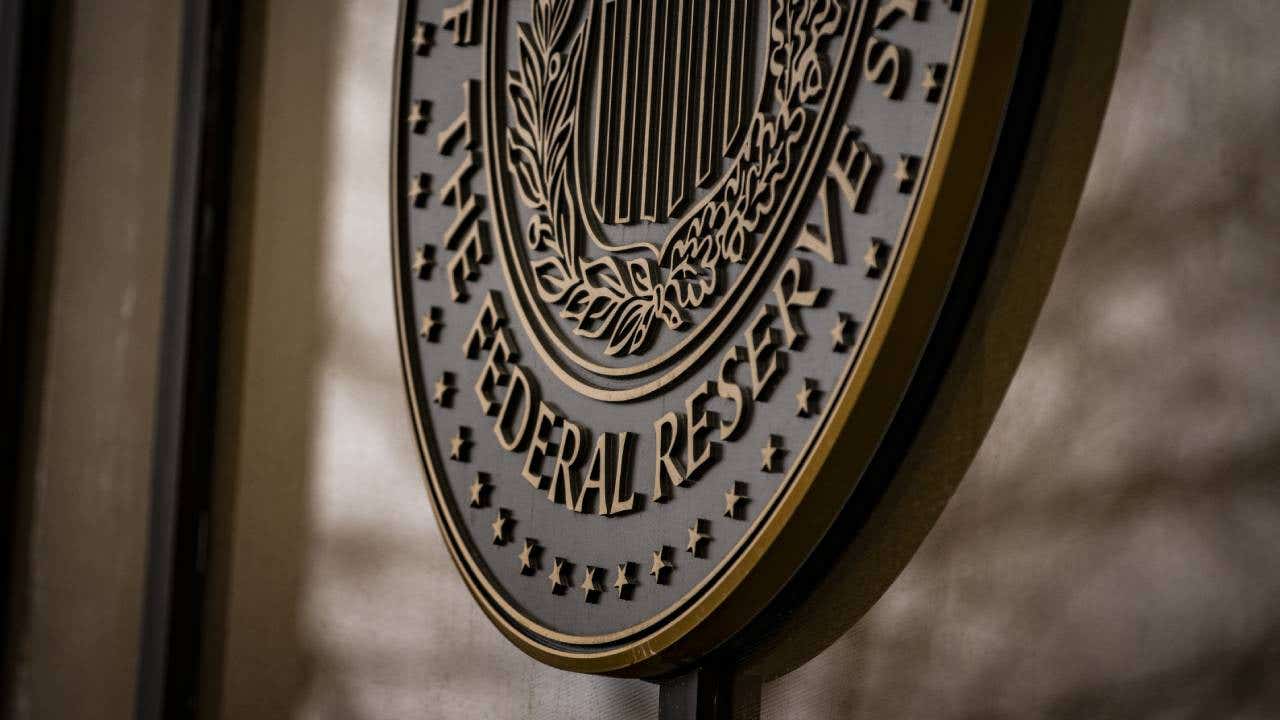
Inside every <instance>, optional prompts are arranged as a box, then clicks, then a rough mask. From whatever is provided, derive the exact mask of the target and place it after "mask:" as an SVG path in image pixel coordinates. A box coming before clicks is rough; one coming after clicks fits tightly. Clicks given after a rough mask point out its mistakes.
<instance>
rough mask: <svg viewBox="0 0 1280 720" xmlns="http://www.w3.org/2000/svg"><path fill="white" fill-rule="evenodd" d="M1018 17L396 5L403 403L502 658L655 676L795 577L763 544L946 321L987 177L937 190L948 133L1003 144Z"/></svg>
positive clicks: (821, 0) (703, 4) (954, 8)
mask: <svg viewBox="0 0 1280 720" xmlns="http://www.w3.org/2000/svg"><path fill="white" fill-rule="evenodd" d="M1005 13H1010V15H1009V17H1012V18H1014V20H1015V21H1016V22H1015V23H1014V25H1016V24H1017V22H1023V23H1025V18H1026V3H1024V2H1022V1H1021V0H1018V1H1017V2H1011V3H1009V4H1008V5H1007V9H1006V6H1004V5H998V4H996V3H994V2H990V1H989V0H987V1H983V0H967V1H960V0H946V1H944V0H934V1H932V2H925V0H880V1H879V2H875V1H874V0H531V1H530V2H505V1H503V0H461V1H452V0H451V1H449V2H443V3H441V2H431V1H429V0H416V1H415V0H406V1H405V2H404V4H403V19H402V27H401V35H400V37H401V40H402V44H401V46H400V48H399V57H398V61H397V99H396V107H395V115H394V124H393V134H392V137H393V156H392V157H393V182H392V188H393V193H392V195H393V203H392V212H393V229H394V232H393V236H394V237H393V246H392V247H393V257H394V260H395V273H394V279H395V287H396V303H397V309H398V314H397V317H398V322H399V326H400V329H401V351H402V361H403V366H404V372H405V379H406V386H407V388H408V396H409V404H410V408H411V411H412V413H411V414H412V419H413V422H414V427H415V431H416V435H417V439H418V443H419V448H420V450H421V454H422V459H423V466H424V469H425V471H426V476H427V489H428V494H429V496H430V498H431V502H432V505H433V507H434V509H435V511H436V515H437V518H438V519H439V522H440V526H441V530H442V533H443V535H444V537H445V540H446V542H447V544H448V546H449V548H450V551H451V552H452V553H453V556H454V558H455V560H456V561H457V564H458V567H459V570H460V571H461V573H462V576H463V579H464V580H465V582H466V583H467V585H468V587H469V588H470V589H471V591H472V592H473V594H474V595H475V596H476V598H477V601H478V602H479V603H480V604H481V606H482V607H483V608H484V610H485V612H486V613H488V615H489V616H490V618H491V619H493V621H494V622H495V624H497V626H498V627H499V629H501V630H502V631H503V632H504V633H505V634H506V635H507V636H508V637H510V638H511V639H512V640H513V641H514V642H516V643H517V644H518V645H519V646H520V647H522V648H523V649H524V650H526V651H527V652H529V653H531V654H533V655H535V656H536V657H539V658H540V659H543V660H545V661H547V662H551V663H554V664H557V665H559V666H561V667H569V668H573V669H583V670H590V671H593V672H613V673H621V674H638V675H646V674H652V673H655V672H664V671H668V670H670V669H671V668H672V667H674V666H676V665H678V664H680V663H681V662H685V661H687V659H688V658H689V657H693V656H695V655H696V654H697V653H698V652H701V651H700V650H698V649H697V648H702V647H706V646H707V645H706V643H708V642H711V643H714V642H718V641H720V640H723V639H724V638H725V636H726V635H725V632H726V630H725V628H729V627H731V626H732V627H737V626H739V625H741V624H742V623H745V622H746V619H749V618H750V617H751V615H752V614H753V613H754V612H756V611H758V610H759V609H760V605H759V603H760V602H761V598H762V597H763V598H767V597H769V596H771V594H772V592H774V591H776V590H777V589H779V587H780V583H781V582H782V580H778V579H777V578H782V579H785V578H786V577H789V575H790V573H791V572H792V571H794V568H795V567H796V566H797V565H798V563H799V562H801V561H802V560H803V552H802V553H801V557H791V558H790V559H788V560H785V561H779V560H777V559H776V558H777V557H778V556H777V554H775V553H770V552H769V549H770V548H771V547H772V546H773V544H774V543H775V542H776V541H777V539H778V538H779V537H785V538H789V542H790V544H789V545H788V547H794V548H801V549H802V550H803V549H804V548H809V549H812V547H813V546H814V545H815V544H816V543H817V542H818V540H820V539H821V536H822V533H823V532H825V528H826V527H828V526H829V525H830V523H831V522H832V520H833V519H834V517H835V513H837V512H838V511H839V510H840V509H841V508H842V507H843V505H844V503H845V501H846V500H847V499H848V498H849V497H851V496H852V493H853V491H854V489H855V488H856V486H857V484H858V482H859V478H860V476H861V472H862V469H864V468H865V467H867V466H868V465H869V463H870V462H871V459H872V458H873V457H874V455H875V453H876V451H877V450H876V449H877V447H878V444H879V441H880V439H881V438H882V437H883V436H884V433H885V432H886V429H887V428H888V427H889V423H890V422H891V421H892V420H893V419H894V413H895V412H896V407H897V401H898V398H900V397H901V396H902V394H903V393H904V392H905V390H906V388H907V386H908V384H909V383H910V382H911V380H912V368H914V367H915V364H916V362H917V360H918V359H919V358H920V357H921V356H922V354H923V353H924V352H925V347H926V343H927V340H928V335H929V323H928V322H917V321H914V320H913V321H910V322H905V321H902V320H901V317H903V314H904V313H906V312H907V311H906V310H904V308H918V309H915V310H911V316H912V317H913V318H931V317H934V316H935V315H936V314H937V313H938V312H939V310H940V308H941V307H942V304H943V303H944V301H945V300H946V298H947V293H948V288H949V287H950V281H951V274H950V273H951V271H952V270H953V269H954V268H955V267H956V266H957V265H958V263H959V259H960V255H961V252H962V251H963V249H964V247H965V240H966V232H965V228H966V223H967V220H968V216H967V215H966V214H965V213H971V212H972V210H973V208H974V207H975V206H976V204H977V198H978V197H979V196H980V191H981V188H982V184H983V181H984V177H985V175H984V174H983V173H985V166H983V167H977V166H974V167H968V166H966V167H965V168H964V169H963V171H959V170H956V171H954V172H951V173H950V174H949V175H947V177H948V178H950V179H948V180H947V182H948V183H949V184H947V185H945V187H944V185H943V179H944V174H943V172H942V170H941V168H943V167H945V166H946V161H947V158H948V157H949V153H950V152H951V149H952V148H954V147H956V143H957V139H956V134H955V130H954V127H955V124H956V122H957V118H959V117H960V115H959V113H960V110H959V109H958V108H960V107H961V105H960V104H959V103H968V105H965V107H978V106H981V107H982V108H983V112H986V113H988V114H989V116H990V117H995V118H997V121H996V122H988V123H986V124H985V128H986V129H985V131H984V132H988V133H989V135H990V137H986V136H981V137H980V135H981V133H979V132H976V131H975V134H972V135H971V136H970V137H969V142H970V143H980V145H971V146H972V147H988V148H990V147H994V144H995V142H996V140H997V139H998V132H997V129H998V125H999V123H998V118H999V113H1001V112H1003V108H1004V107H1005V106H1006V105H1007V103H1008V97H1009V95H1008V93H1009V92H1010V87H1011V83H1012V73H1013V71H1014V70H1015V69H1016V68H1014V67H1008V68H1006V69H1004V70H1001V71H1000V72H999V73H997V75H998V76H999V77H996V76H995V75H991V74H988V76H985V77H984V80H985V83H984V84H982V85H975V84H973V83H971V82H970V79H971V78H970V75H971V74H972V72H973V68H974V67H975V63H977V62H979V60H981V59H982V58H983V57H985V56H984V55H982V53H997V52H1009V48H1012V47H1016V46H1017V42H1019V38H1020V35H1019V34H1018V33H1012V34H1010V33H1007V32H1005V33H1004V34H1000V33H998V32H996V31H994V30H990V31H989V30H987V29H986V28H988V27H997V26H999V24H998V23H997V24H995V25H993V24H992V23H993V22H994V21H993V19H992V18H995V17H1001V16H1003V14H1005ZM1019 18H1021V20H1019ZM992 37H995V38H996V39H995V40H992V39H991V38H992ZM979 39H982V40H983V43H985V44H980V43H979V42H978V41H979ZM1002 48H1003V50H1002ZM973 88H980V89H979V90H974V89H973ZM974 93H976V94H974ZM974 98H977V99H974ZM981 144H985V145H981ZM952 168H953V170H954V166H952ZM944 189H945V192H946V193H948V195H947V196H946V197H948V198H957V201H956V202H957V203H958V205H957V207H958V208H959V210H958V212H959V214H954V213H953V214H952V215H951V216H949V217H947V218H941V219H940V217H935V216H934V209H933V208H934V206H935V205H936V204H937V198H938V197H940V196H941V193H943V191H944ZM969 196H972V197H971V198H970V199H968V200H965V199H964V198H966V197H969ZM886 348H888V349H886ZM833 453H838V454H839V457H840V463H839V467H840V468H841V470H840V471H839V472H835V471H833V470H832V469H831V468H832V467H834V465H832V464H831V463H830V462H829V460H830V458H831V457H833ZM778 562H785V563H791V565H785V564H784V565H782V566H778V565H772V566H771V565H770V563H778ZM646 570H647V572H646ZM766 570H767V571H768V573H769V574H768V577H771V578H775V580H770V581H768V582H769V583H771V585H770V592H769V593H765V594H763V595H761V594H760V593H755V594H749V593H741V592H738V591H737V590H736V588H738V587H739V586H740V585H741V583H742V581H743V579H744V578H746V577H748V576H749V575H751V574H752V573H761V572H764V571H766ZM759 577H765V575H759ZM762 582H763V581H762ZM730 611H732V612H734V613H737V614H738V615H741V617H742V618H744V619H743V620H742V623H737V625H735V623H736V622H737V621H732V622H728V623H721V624H719V625H717V626H715V627H716V628H718V629H707V628H708V627H712V626H711V625H706V624H705V623H704V620H705V619H706V618H708V617H712V616H715V615H716V614H717V613H724V612H730ZM735 617H736V616H735ZM703 633H706V634H705V635H704V634H703ZM690 653H692V655H691V654H690Z"/></svg>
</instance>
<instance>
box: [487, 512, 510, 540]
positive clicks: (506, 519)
mask: <svg viewBox="0 0 1280 720" xmlns="http://www.w3.org/2000/svg"><path fill="white" fill-rule="evenodd" d="M510 514H511V513H510V512H509V511H507V510H505V509H502V510H499V511H498V517H496V518H494V520H493V522H491V523H489V527H491V528H493V544H494V545H506V544H507V540H508V538H507V524H508V523H510V522H511V517H510Z"/></svg>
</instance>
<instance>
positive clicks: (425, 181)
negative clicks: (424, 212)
mask: <svg viewBox="0 0 1280 720" xmlns="http://www.w3.org/2000/svg"><path fill="white" fill-rule="evenodd" d="M430 195H431V176H430V175H428V174H426V173H418V174H417V175H414V176H413V177H412V178H411V179H410V180H409V202H411V203H413V206H414V207H419V208H424V207H426V206H427V197H428V196H430Z"/></svg>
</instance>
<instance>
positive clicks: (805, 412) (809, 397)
mask: <svg viewBox="0 0 1280 720" xmlns="http://www.w3.org/2000/svg"><path fill="white" fill-rule="evenodd" d="M817 394H818V382H817V381H816V380H812V379H810V378H805V379H804V380H803V381H801V383H800V392H798V393H796V416H798V417H802V418H803V417H809V416H810V415H812V414H813V413H814V409H813V401H814V400H815V399H816V398H815V397H814V396H815V395H817Z"/></svg>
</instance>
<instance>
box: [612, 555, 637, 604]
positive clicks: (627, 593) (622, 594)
mask: <svg viewBox="0 0 1280 720" xmlns="http://www.w3.org/2000/svg"><path fill="white" fill-rule="evenodd" d="M632 572H633V570H632V564H631V563H629V562H621V563H618V576H617V577H616V578H614V580H613V589H614V590H615V591H617V593H618V597H619V598H622V599H623V600H630V599H631V589H632V588H633V587H634V586H635V584H636V581H635V579H634V578H633V577H632Z"/></svg>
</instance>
